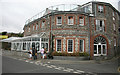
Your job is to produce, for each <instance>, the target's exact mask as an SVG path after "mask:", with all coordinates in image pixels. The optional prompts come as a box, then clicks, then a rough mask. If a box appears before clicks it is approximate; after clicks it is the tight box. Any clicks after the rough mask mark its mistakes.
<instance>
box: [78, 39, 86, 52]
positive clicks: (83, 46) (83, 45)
mask: <svg viewBox="0 0 120 75" xmlns="http://www.w3.org/2000/svg"><path fill="white" fill-rule="evenodd" d="M80 40H82V41H83V47H82V48H83V49H82V52H80ZM84 43H85V41H84V39H79V52H80V53H83V52H84Z"/></svg>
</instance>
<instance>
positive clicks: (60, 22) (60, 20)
mask: <svg viewBox="0 0 120 75" xmlns="http://www.w3.org/2000/svg"><path fill="white" fill-rule="evenodd" d="M57 25H62V17H61V16H58V17H57Z"/></svg>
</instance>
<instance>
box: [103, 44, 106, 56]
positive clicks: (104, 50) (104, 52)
mask: <svg viewBox="0 0 120 75" xmlns="http://www.w3.org/2000/svg"><path fill="white" fill-rule="evenodd" d="M103 54H106V46H105V45H103Z"/></svg>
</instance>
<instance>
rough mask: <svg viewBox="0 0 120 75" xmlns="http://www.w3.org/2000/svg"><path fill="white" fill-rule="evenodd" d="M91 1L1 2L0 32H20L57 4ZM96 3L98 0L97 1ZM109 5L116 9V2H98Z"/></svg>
mask: <svg viewBox="0 0 120 75" xmlns="http://www.w3.org/2000/svg"><path fill="white" fill-rule="evenodd" d="M89 1H91V0H1V2H0V7H1V8H2V10H0V11H1V12H2V14H1V12H0V15H2V18H0V21H1V19H2V22H0V30H1V31H5V30H6V31H8V32H21V31H23V27H24V25H25V21H26V20H27V19H29V18H31V17H32V16H34V15H36V14H37V13H39V12H41V11H43V10H45V9H46V8H47V7H49V6H54V5H58V4H80V5H82V4H84V3H87V2H89ZM97 1H98V0H97ZM100 1H104V2H109V3H111V4H112V5H113V6H114V7H116V8H117V2H118V0H100ZM1 8H0V9H1Z"/></svg>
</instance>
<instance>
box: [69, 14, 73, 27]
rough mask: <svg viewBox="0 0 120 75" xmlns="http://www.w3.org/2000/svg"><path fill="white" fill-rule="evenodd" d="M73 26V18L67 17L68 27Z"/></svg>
mask: <svg viewBox="0 0 120 75" xmlns="http://www.w3.org/2000/svg"><path fill="white" fill-rule="evenodd" d="M73 24H74V19H73V16H68V25H73Z"/></svg>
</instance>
